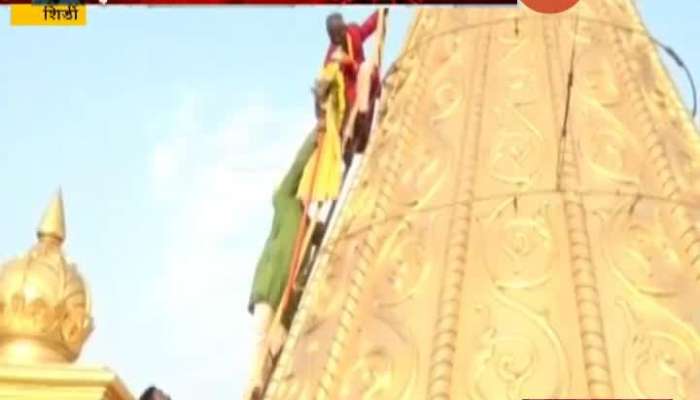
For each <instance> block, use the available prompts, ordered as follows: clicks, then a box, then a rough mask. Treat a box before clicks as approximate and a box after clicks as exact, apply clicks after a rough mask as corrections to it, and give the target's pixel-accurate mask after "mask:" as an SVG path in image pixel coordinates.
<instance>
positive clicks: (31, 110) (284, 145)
mask: <svg viewBox="0 0 700 400" xmlns="http://www.w3.org/2000/svg"><path fill="white" fill-rule="evenodd" d="M670 3H673V5H674V7H676V9H671V8H670V7H669V4H670ZM640 6H641V8H642V12H643V14H644V17H645V20H646V22H647V23H648V25H649V27H650V29H651V30H652V32H653V33H654V34H655V35H656V36H657V37H658V38H660V39H661V40H663V41H665V42H667V43H668V44H671V45H672V46H673V47H674V48H675V49H676V50H677V52H678V53H679V54H681V55H682V57H683V58H684V59H685V61H686V63H687V64H688V65H689V66H690V67H691V69H692V70H693V71H694V72H695V74H696V77H697V79H698V80H700V44H698V42H697V40H696V39H697V38H698V37H700V28H699V27H698V23H697V21H698V20H700V3H698V2H697V1H695V0H674V1H673V2H669V1H663V0H640ZM681 9H683V10H681ZM334 10H336V8H329V7H317V8H309V7H298V8H250V7H225V8H224V7H207V8H204V7H202V8H141V7H110V8H106V9H100V8H92V9H90V12H89V22H88V26H87V27H85V28H78V29H66V28H63V29H61V28H58V29H53V28H42V29H38V28H10V27H9V23H7V22H6V23H3V24H0V54H2V55H3V57H2V58H1V59H0V77H2V78H0V121H1V122H0V183H1V185H2V186H1V187H2V188H3V189H2V195H1V196H0V260H6V259H8V258H10V257H11V256H14V255H16V254H18V253H19V252H21V251H24V250H26V249H27V248H28V247H29V246H31V245H32V243H33V241H34V240H33V237H34V227H35V226H36V223H37V222H38V219H39V217H40V215H41V213H42V212H43V209H44V207H45V205H46V203H47V202H48V200H49V198H50V196H51V195H52V193H53V191H54V189H55V188H56V187H57V186H58V185H61V186H62V188H63V191H64V200H65V204H66V213H67V223H68V240H67V244H66V250H67V252H68V254H69V255H70V256H71V257H72V258H74V259H75V260H76V261H77V262H78V264H79V266H80V270H81V271H82V273H83V274H84V276H85V277H86V278H87V280H88V282H89V284H90V286H91V289H92V293H93V297H94V315H95V321H96V330H95V332H94V333H93V335H92V337H91V338H90V340H89V342H88V344H87V346H86V348H85V351H84V354H83V356H82V358H81V362H84V363H94V364H106V365H109V366H110V367H112V368H113V369H114V370H115V371H117V372H118V373H119V374H120V375H121V376H122V377H123V379H124V380H125V381H126V383H127V384H128V386H129V387H130V388H131V389H132V390H133V391H134V393H135V394H137V393H138V392H140V391H141V390H142V389H143V388H144V387H145V386H146V385H148V384H150V383H156V384H157V385H159V386H162V387H163V388H165V389H166V391H169V392H170V393H171V394H172V395H173V398H176V399H197V398H209V399H224V398H234V397H237V396H238V394H239V393H240V391H241V389H242V387H243V385H244V383H245V380H246V378H247V370H248V366H249V361H250V343H251V340H252V326H251V324H250V322H251V321H250V318H249V316H248V315H247V313H246V311H245V306H246V302H247V298H248V290H249V286H250V281H251V278H252V273H253V268H254V265H255V262H256V261H257V257H258V255H259V252H260V250H261V246H262V242H263V241H264V239H265V236H266V235H267V231H268V227H269V222H270V219H271V192H272V189H273V187H274V185H275V184H276V183H277V180H278V179H279V177H280V176H281V174H282V173H283V171H284V169H285V168H286V167H287V165H288V162H289V161H290V159H291V156H292V155H293V153H294V152H295V151H296V149H297V146H298V145H299V143H300V141H301V140H302V137H303V135H304V134H305V133H306V132H307V131H308V129H309V127H310V126H311V124H312V116H313V115H312V108H311V107H312V104H311V97H310V94H309V88H310V85H311V83H312V81H313V79H314V77H315V74H316V72H317V70H318V67H319V66H320V61H321V57H322V55H323V52H324V50H325V46H326V42H327V38H326V36H325V33H324V26H323V21H324V17H325V15H326V14H327V13H328V12H330V11H334ZM369 11H370V10H369V9H367V8H358V7H355V8H343V13H344V14H345V15H346V17H347V19H351V20H358V19H361V18H362V17H363V16H365V15H367V14H368V13H369ZM411 13H412V11H411V10H410V9H408V8H395V9H393V10H392V13H391V15H390V18H391V20H390V29H389V32H388V42H387V48H386V56H385V57H386V58H385V59H386V60H387V61H389V60H392V59H394V58H395V57H396V55H397V54H398V51H399V49H400V46H401V44H402V39H403V35H404V33H405V32H406V29H407V28H408V24H409V21H410V17H411ZM8 14H9V12H8V9H7V8H2V9H0V21H9V15H8ZM670 69H671V71H673V73H674V77H675V78H676V80H677V82H678V84H679V87H680V88H681V91H682V92H683V94H684V95H685V96H686V98H688V96H689V93H688V85H687V82H686V81H685V80H684V78H683V76H682V75H681V74H679V73H677V71H676V68H675V66H671V68H670Z"/></svg>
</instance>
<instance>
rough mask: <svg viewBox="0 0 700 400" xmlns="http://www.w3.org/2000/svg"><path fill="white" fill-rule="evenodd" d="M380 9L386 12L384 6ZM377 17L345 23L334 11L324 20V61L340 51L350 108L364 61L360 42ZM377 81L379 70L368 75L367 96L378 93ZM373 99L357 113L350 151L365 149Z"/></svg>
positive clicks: (370, 31) (365, 36)
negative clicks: (369, 80) (325, 39)
mask: <svg viewBox="0 0 700 400" xmlns="http://www.w3.org/2000/svg"><path fill="white" fill-rule="evenodd" d="M383 12H384V13H385V15H386V13H387V12H388V9H386V8H385V9H384V10H383ZM378 20H379V11H375V12H374V13H372V15H370V16H369V18H367V20H366V21H365V22H363V23H362V24H359V25H358V24H354V23H350V24H346V23H345V21H344V20H343V16H342V15H341V14H339V13H333V14H331V15H329V16H328V18H327V19H326V29H327V31H328V37H329V38H330V42H331V43H330V45H329V46H328V51H327V52H326V58H325V61H324V64H327V63H329V62H331V61H332V60H334V56H335V53H336V51H337V50H342V52H343V53H344V57H343V59H342V61H341V65H342V69H343V76H344V78H345V96H346V99H347V104H348V107H349V108H351V107H352V105H353V104H355V100H356V98H357V76H358V72H359V71H360V67H361V65H362V63H363V62H364V61H365V53H364V49H363V47H362V45H363V44H364V42H365V41H366V40H367V38H369V37H370V36H371V35H372V34H373V33H374V31H375V30H376V29H377V22H378ZM379 88H380V82H379V73H378V71H376V70H374V71H372V77H371V88H370V91H371V94H370V99H373V98H375V97H376V96H377V95H378V94H379ZM371 103H372V102H371V101H370V107H369V110H366V111H364V112H359V113H358V115H357V117H356V119H355V129H354V133H353V141H352V143H351V144H350V147H351V149H349V150H350V151H351V152H353V151H354V152H358V153H362V152H364V149H365V146H366V145H367V136H368V135H369V128H370V125H371V118H372V112H373V109H372V104H371Z"/></svg>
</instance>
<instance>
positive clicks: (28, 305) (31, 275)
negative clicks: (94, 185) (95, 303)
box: [0, 190, 92, 363]
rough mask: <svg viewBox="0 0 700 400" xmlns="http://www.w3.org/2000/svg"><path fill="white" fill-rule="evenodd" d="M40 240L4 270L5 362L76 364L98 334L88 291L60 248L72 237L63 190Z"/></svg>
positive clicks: (1, 328) (0, 279)
mask: <svg viewBox="0 0 700 400" xmlns="http://www.w3.org/2000/svg"><path fill="white" fill-rule="evenodd" d="M37 236H38V242H37V243H36V244H35V245H34V246H33V247H32V248H31V249H30V250H29V251H28V252H26V253H25V254H24V255H22V256H20V257H19V258H17V259H15V260H11V261H9V262H7V263H6V264H4V265H3V266H2V267H1V268H0V362H12V363H37V362H72V361H74V360H75V359H76V358H77V357H78V355H79V354H80V350H81V348H82V346H83V344H84V343H85V340H87V337H88V336H89V335H90V333H91V332H92V316H91V301H90V295H89V293H88V290H87V287H86V285H85V282H84V281H83V278H82V277H81V276H80V274H79V273H78V271H77V269H76V266H75V265H74V264H71V263H69V262H68V261H67V260H66V258H65V257H64V255H63V251H62V250H61V247H60V244H61V243H63V240H64V239H65V237H66V227H65V220H64V212H63V199H62V196H61V191H60V190H59V191H58V192H57V193H56V195H55V196H54V197H53V199H52V200H51V202H50V203H49V206H48V208H47V209H46V212H45V213H44V216H43V218H42V220H41V222H40V224H39V227H38V229H37ZM57 244H58V245H57Z"/></svg>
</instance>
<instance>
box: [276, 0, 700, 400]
mask: <svg viewBox="0 0 700 400" xmlns="http://www.w3.org/2000/svg"><path fill="white" fill-rule="evenodd" d="M571 65H573V81H572V82H573V85H572V88H571V91H570V93H569V94H570V108H569V112H568V114H569V117H568V118H565V115H566V113H567V112H566V104H567V98H568V97H569V96H567V86H568V85H567V82H568V75H569V71H570V70H571ZM381 108H382V110H381V113H380V114H381V120H380V123H379V124H378V127H377V129H375V131H374V133H373V135H374V136H373V140H372V142H371V144H370V148H369V150H368V154H367V156H366V160H365V163H364V165H363V166H362V168H361V171H360V173H359V178H358V181H357V182H356V185H355V187H354V188H353V190H352V192H351V195H350V197H349V200H348V203H347V206H346V207H344V209H343V210H342V211H341V215H340V218H339V223H338V224H337V225H336V226H335V227H334V229H333V230H332V232H331V235H332V236H331V240H330V241H329V245H328V246H327V247H326V248H325V249H323V252H322V256H321V257H320V260H319V263H318V265H317V267H316V269H315V271H314V273H313V275H312V277H311V279H310V283H309V285H308V288H307V290H306V292H305V295H304V297H303V299H302V302H301V305H300V309H299V311H298V314H297V317H296V318H295V321H294V323H293V326H292V328H291V331H290V334H289V337H288V340H287V342H286V344H285V346H284V350H283V353H282V355H281V357H280V361H279V364H278V367H277V369H276V370H275V372H274V374H273V377H272V380H271V383H270V386H269V389H268V392H267V396H266V398H267V399H301V400H304V399H383V400H386V399H469V400H519V399H521V398H528V397H529V398H542V397H548V396H549V397H559V398H561V397H567V396H568V397H576V398H610V397H613V396H616V397H621V398H632V397H647V396H648V397H654V396H655V397H667V398H673V399H675V400H696V399H700V335H699V333H700V282H698V280H700V230H699V225H698V222H699V221H700V220H699V218H698V217H700V214H699V213H698V207H699V203H698V201H697V200H698V199H700V197H699V195H700V181H698V177H700V143H699V142H698V138H697V134H698V133H697V132H696V131H695V128H694V127H693V125H692V121H691V119H690V116H689V115H688V112H687V110H686V109H685V108H684V106H683V105H682V103H681V101H680V99H679V96H678V94H677V92H676V90H675V88H674V86H673V84H672V82H671V81H670V79H669V76H668V73H667V72H666V70H665V69H664V67H663V66H662V64H661V61H660V59H659V56H658V53H657V49H656V48H655V47H654V46H653V45H652V43H651V42H650V40H649V38H648V36H647V33H646V28H645V27H644V26H643V24H642V22H641V20H640V18H639V16H638V12H637V10H636V9H635V8H634V5H633V3H632V1H631V0H582V1H581V2H580V3H579V4H578V5H577V6H576V7H574V8H573V9H571V10H570V11H568V12H566V13H564V14H559V15H554V16H552V15H547V16H544V15H540V14H535V13H533V12H529V11H527V10H525V9H522V8H520V9H509V8H488V9H475V8H441V9H421V10H420V11H419V12H418V14H417V16H416V19H415V21H414V24H413V26H412V27H411V29H410V32H409V34H408V37H407V40H406V44H405V48H404V51H403V53H402V55H401V56H400V58H399V60H398V61H397V63H396V69H395V70H394V71H393V73H392V74H391V75H390V76H389V77H388V81H387V83H386V90H385V97H384V99H383V102H382V107H381ZM564 128H566V129H564Z"/></svg>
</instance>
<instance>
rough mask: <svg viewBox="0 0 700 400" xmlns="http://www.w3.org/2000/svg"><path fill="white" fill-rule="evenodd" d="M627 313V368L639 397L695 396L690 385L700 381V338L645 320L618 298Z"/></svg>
mask: <svg viewBox="0 0 700 400" xmlns="http://www.w3.org/2000/svg"><path fill="white" fill-rule="evenodd" d="M617 305H618V306H620V307H621V308H622V310H623V312H624V315H625V317H626V321H627V325H628V330H629V332H628V338H627V340H626V342H625V346H624V372H625V377H626V379H627V382H628V384H629V385H630V387H632V388H633V390H634V391H635V395H637V396H639V397H647V398H651V397H669V398H673V399H677V400H692V399H694V398H695V397H693V393H692V391H690V390H689V388H690V387H691V385H693V384H694V385H695V386H696V387H697V384H698V383H699V382H700V358H699V356H700V354H698V349H700V346H699V344H700V338H699V337H698V335H697V332H695V338H694V339H692V340H693V341H694V342H695V343H692V342H690V341H688V339H686V338H684V335H683V334H679V333H674V332H673V330H674V328H675V327H674V326H673V324H671V325H670V326H669V325H668V324H664V327H663V328H661V327H658V328H657V327H656V324H653V325H652V324H651V323H650V322H647V321H644V320H642V319H641V318H640V316H639V315H637V313H635V311H634V310H633V309H632V307H631V306H630V304H629V303H628V302H626V301H624V300H622V299H618V301H617Z"/></svg>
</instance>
